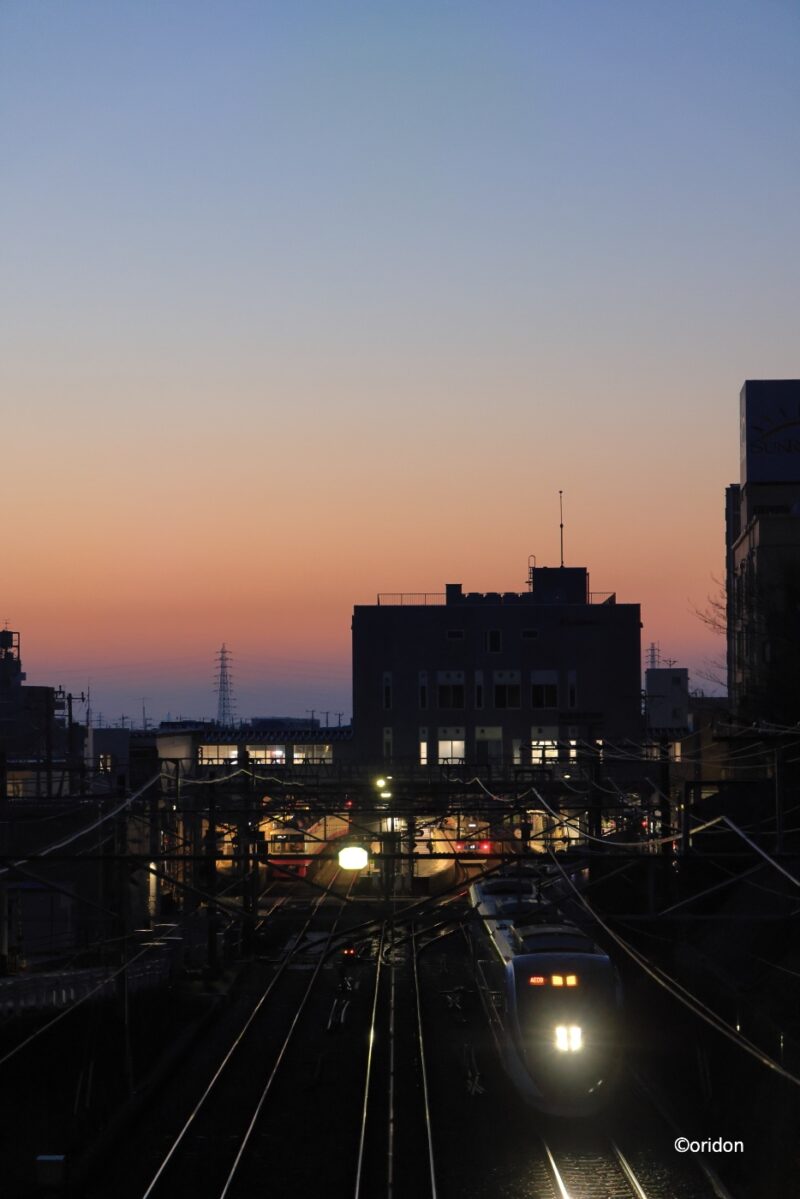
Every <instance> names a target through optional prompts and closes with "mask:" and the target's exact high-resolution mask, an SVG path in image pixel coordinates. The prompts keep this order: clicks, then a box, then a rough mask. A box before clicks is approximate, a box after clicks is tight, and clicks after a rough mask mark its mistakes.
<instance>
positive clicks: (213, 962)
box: [205, 783, 219, 978]
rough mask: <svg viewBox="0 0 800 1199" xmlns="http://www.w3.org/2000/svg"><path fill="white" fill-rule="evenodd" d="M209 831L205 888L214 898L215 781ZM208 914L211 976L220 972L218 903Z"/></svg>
mask: <svg viewBox="0 0 800 1199" xmlns="http://www.w3.org/2000/svg"><path fill="white" fill-rule="evenodd" d="M208 791H209V795H208V831H207V832H206V847H205V849H206V863H207V868H208V870H207V878H206V880H205V881H206V886H205V890H206V892H207V894H208V895H209V896H210V898H211V899H212V900H213V899H215V898H216V894H217V797H216V794H215V792H216V785H215V784H214V783H212V784H211V786H210V787H209V788H208ZM206 912H207V914H208V972H209V975H210V977H211V978H216V977H217V975H218V974H219V954H218V953H217V905H216V903H209V904H207V906H206Z"/></svg>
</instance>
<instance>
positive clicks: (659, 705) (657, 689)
mask: <svg viewBox="0 0 800 1199" xmlns="http://www.w3.org/2000/svg"><path fill="white" fill-rule="evenodd" d="M644 677H645V715H646V719H647V731H648V733H649V734H651V735H652V736H655V737H660V738H662V739H668V740H670V741H672V740H675V739H676V738H679V737H680V736H682V735H683V734H685V733H687V732H688V731H689V671H688V670H686V669H685V668H684V667H675V666H651V667H650V668H649V669H648V670H646V671H645V672H644Z"/></svg>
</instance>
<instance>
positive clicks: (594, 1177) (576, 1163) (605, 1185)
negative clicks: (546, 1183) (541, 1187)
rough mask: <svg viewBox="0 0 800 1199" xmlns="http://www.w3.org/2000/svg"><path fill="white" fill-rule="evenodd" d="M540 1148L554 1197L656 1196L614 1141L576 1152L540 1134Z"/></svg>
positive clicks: (641, 1198)
mask: <svg viewBox="0 0 800 1199" xmlns="http://www.w3.org/2000/svg"><path fill="white" fill-rule="evenodd" d="M542 1149H543V1152H544V1156H545V1160H546V1162H547V1166H548V1169H549V1171H550V1174H551V1176H552V1180H553V1184H554V1186H555V1191H556V1194H557V1195H558V1199H656V1197H655V1195H654V1194H653V1193H651V1192H648V1191H646V1190H645V1188H644V1185H643V1183H642V1181H641V1179H640V1178H639V1177H638V1176H637V1174H636V1172H635V1171H634V1169H633V1166H632V1165H631V1163H630V1162H629V1161H628V1159H627V1158H626V1157H625V1155H624V1154H623V1152H622V1150H621V1149H620V1148H619V1146H618V1145H617V1144H616V1142H615V1141H607V1140H605V1141H604V1140H603V1139H602V1138H598V1141H597V1143H596V1144H595V1145H593V1146H592V1147H591V1148H589V1147H585V1146H584V1147H582V1148H581V1149H580V1150H578V1151H576V1150H575V1148H574V1147H572V1146H571V1145H570V1146H569V1147H566V1148H564V1147H560V1148H559V1147H556V1146H554V1145H553V1144H552V1142H550V1141H548V1140H547V1139H545V1137H542ZM659 1199H661V1197H660V1196H659Z"/></svg>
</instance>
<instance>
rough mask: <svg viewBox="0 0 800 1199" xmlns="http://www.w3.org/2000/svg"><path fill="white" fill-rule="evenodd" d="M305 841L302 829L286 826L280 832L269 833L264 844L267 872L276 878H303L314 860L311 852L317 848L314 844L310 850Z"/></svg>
mask: <svg viewBox="0 0 800 1199" xmlns="http://www.w3.org/2000/svg"><path fill="white" fill-rule="evenodd" d="M307 841H308V839H307V837H306V834H305V832H304V830H303V829H297V828H289V827H288V826H285V827H283V828H282V829H281V830H280V832H273V833H272V834H270V836H269V838H268V840H267V844H266V852H267V860H268V867H267V869H268V873H269V874H270V875H271V876H272V877H274V878H276V879H278V880H281V879H288V878H292V877H294V878H305V877H306V875H307V874H308V871H309V867H310V866H311V864H312V862H313V861H314V858H313V856H312V853H313V852H316V851H317V850H318V848H319V846H318V845H314V847H313V851H312V849H311V846H310V845H309V844H307ZM270 859H276V860H275V861H270Z"/></svg>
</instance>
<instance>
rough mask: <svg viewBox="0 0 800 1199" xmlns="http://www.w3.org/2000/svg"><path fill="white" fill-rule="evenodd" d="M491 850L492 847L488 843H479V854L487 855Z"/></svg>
mask: <svg viewBox="0 0 800 1199" xmlns="http://www.w3.org/2000/svg"><path fill="white" fill-rule="evenodd" d="M491 848H492V846H491V844H490V842H488V841H481V853H488V852H489V850H490V849H491Z"/></svg>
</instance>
